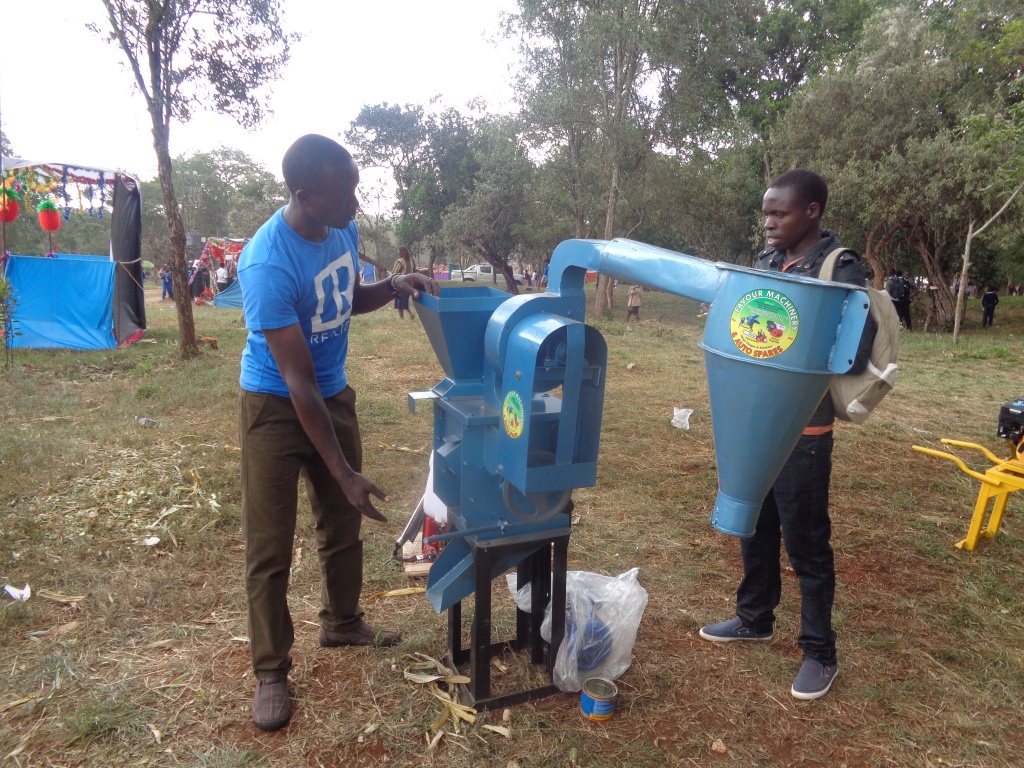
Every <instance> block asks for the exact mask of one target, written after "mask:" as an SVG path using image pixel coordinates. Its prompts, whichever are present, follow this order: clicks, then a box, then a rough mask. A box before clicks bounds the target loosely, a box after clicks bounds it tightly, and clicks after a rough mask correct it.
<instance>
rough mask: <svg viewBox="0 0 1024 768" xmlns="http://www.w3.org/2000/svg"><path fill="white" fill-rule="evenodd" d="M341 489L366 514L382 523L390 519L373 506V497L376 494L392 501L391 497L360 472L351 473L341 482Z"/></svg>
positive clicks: (380, 497)
mask: <svg viewBox="0 0 1024 768" xmlns="http://www.w3.org/2000/svg"><path fill="white" fill-rule="evenodd" d="M341 490H343V491H344V492H345V498H347V499H348V501H349V503H350V504H351V505H352V506H353V507H355V508H356V509H358V510H359V512H360V513H361V514H363V515H364V516H366V517H368V518H370V519H371V520H377V521H379V522H381V523H386V522H387V521H388V519H387V518H386V517H385V516H384V513H383V512H381V511H380V510H378V509H377V508H376V507H375V506H373V501H372V499H371V497H372V496H376V497H377V498H378V499H380V500H381V501H385V502H387V501H391V497H390V496H388V495H387V494H386V493H384V491H382V490H381V489H380V488H378V487H377V486H376V485H375V484H374V482H373V481H372V480H370V479H369V478H367V477H364V476H363V475H361V474H359V473H358V472H353V473H352V474H351V475H349V477H348V478H347V481H346V482H344V483H341Z"/></svg>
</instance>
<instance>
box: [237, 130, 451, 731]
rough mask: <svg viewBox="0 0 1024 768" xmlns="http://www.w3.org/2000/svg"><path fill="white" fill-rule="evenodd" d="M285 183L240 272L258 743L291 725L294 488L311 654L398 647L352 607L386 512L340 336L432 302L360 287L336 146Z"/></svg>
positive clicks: (348, 176) (346, 162)
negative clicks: (369, 540)
mask: <svg viewBox="0 0 1024 768" xmlns="http://www.w3.org/2000/svg"><path fill="white" fill-rule="evenodd" d="M283 172H284V180H285V183H286V184H287V186H288V190H289V192H290V198H289V201H288V204H287V205H286V206H285V207H284V208H282V209H281V210H279V211H278V212H277V213H275V214H274V215H273V216H272V217H271V218H270V220H269V221H268V222H267V223H266V224H264V225H263V226H262V227H261V228H260V230H259V231H258V232H257V233H256V235H255V237H253V239H252V241H250V243H249V244H248V245H247V246H246V248H245V250H244V251H243V252H242V257H241V260H240V261H239V265H238V279H239V280H240V281H241V286H242V296H243V299H242V301H243V306H244V310H245V323H246V326H247V327H248V328H249V336H248V339H247V341H246V345H245V350H244V351H243V352H242V373H241V377H240V382H239V383H240V384H241V388H242V391H241V394H240V398H239V411H238V420H239V423H238V430H239V441H240V446H241V453H242V532H243V535H244V538H245V577H246V597H247V600H248V614H249V615H248V618H249V647H250V651H251V654H252V664H253V671H254V673H255V675H256V678H257V685H256V693H255V696H254V697H253V709H252V719H253V722H254V723H255V724H256V725H257V726H258V727H260V728H262V729H263V730H267V731H271V730H276V729H278V728H281V727H283V726H284V725H285V724H286V723H287V722H288V719H289V718H290V716H291V703H290V701H289V699H288V670H289V669H290V668H291V657H290V656H289V651H290V650H291V646H292V643H293V641H294V633H293V628H292V621H291V616H290V614H289V612H288V602H287V591H288V574H289V571H290V569H291V559H292V541H293V539H294V536H295V518H296V511H297V504H298V482H299V477H300V475H301V476H302V477H303V478H305V481H306V492H307V495H308V496H309V499H310V505H311V507H312V510H313V516H314V519H315V521H316V541H317V554H318V556H319V558H320V570H321V576H322V587H321V610H320V645H322V646H324V647H337V646H347V645H373V646H390V645H395V644H397V643H398V642H399V641H400V639H401V637H400V635H399V634H398V633H397V632H393V631H389V630H384V629H377V628H376V627H371V626H370V625H369V624H367V623H366V622H365V621H363V611H362V609H361V608H360V607H359V593H360V591H361V589H362V578H363V556H362V540H361V539H360V537H359V529H360V524H361V521H362V516H363V515H365V516H366V517H369V518H371V519H373V520H380V521H384V522H386V518H385V517H384V515H383V514H381V513H380V512H379V511H378V510H377V509H376V508H375V507H374V505H373V501H372V499H371V497H372V496H376V497H377V498H378V499H382V500H384V501H388V500H389V499H388V497H387V496H385V494H384V492H383V491H381V489H380V488H378V487H377V486H376V485H375V484H374V483H373V482H371V481H370V480H369V479H367V478H366V477H364V476H363V475H362V474H360V472H361V471H362V446H361V443H360V438H359V424H358V421H357V420H356V413H355V399H356V398H355V393H354V392H353V391H352V388H351V387H349V386H348V380H347V378H346V375H345V358H346V355H347V353H348V329H349V321H350V319H351V316H352V315H358V314H362V313H364V312H370V311H373V310H375V309H379V308H380V307H382V306H384V305H385V304H387V303H389V302H390V301H392V300H394V299H395V297H397V296H413V297H416V296H418V295H419V293H420V291H427V292H428V293H430V294H431V295H433V296H437V295H438V289H437V285H436V283H434V281H433V280H431V279H429V278H427V277H426V276H425V275H421V274H416V273H413V274H409V275H400V276H393V277H392V278H391V279H390V280H382V281H380V282H377V283H371V284H368V285H363V284H361V283H360V281H359V278H358V275H359V259H358V256H357V254H358V250H357V244H358V234H357V232H356V225H355V221H354V218H355V215H356V212H357V211H358V210H359V201H358V199H357V197H356V186H357V185H358V184H359V170H358V168H357V167H356V164H355V162H354V161H353V160H352V157H351V155H349V153H348V152H347V151H346V150H345V149H344V148H343V147H341V146H340V145H339V144H338V143H337V142H335V141H332V140H331V139H328V138H326V137H324V136H317V135H313V134H310V135H307V136H303V137H302V138H300V139H299V140H298V141H296V142H295V143H294V144H292V146H291V147H290V148H289V149H288V151H287V152H286V153H285V156H284V162H283Z"/></svg>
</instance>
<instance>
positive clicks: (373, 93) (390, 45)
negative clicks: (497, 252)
mask: <svg viewBox="0 0 1024 768" xmlns="http://www.w3.org/2000/svg"><path fill="white" fill-rule="evenodd" d="M0 5H2V6H3V10H2V11H0V16H2V17H3V19H2V21H3V26H4V30H5V34H4V43H3V46H2V49H0V50H2V59H0V120H2V126H3V131H4V133H5V134H6V135H7V138H8V140H9V141H10V142H11V145H12V147H13V149H14V152H15V154H17V155H20V156H22V157H26V158H29V159H33V160H45V161H55V162H62V163H78V164H81V165H86V166H97V167H104V168H116V169H123V170H126V171H128V172H130V173H133V174H135V175H136V176H138V178H140V179H142V180H147V179H151V178H154V177H155V175H156V156H155V154H154V152H153V142H152V134H151V128H150V125H151V124H150V120H149V116H148V114H147V113H146V111H145V103H144V100H143V98H142V96H141V95H140V94H139V93H138V92H137V91H136V90H135V88H134V79H133V77H132V75H131V73H130V70H129V69H128V68H127V66H126V65H125V64H124V63H123V61H124V59H123V55H122V54H121V53H120V50H119V49H115V48H114V47H112V46H111V45H109V44H107V43H106V42H105V41H104V40H102V39H101V38H100V37H99V36H98V35H96V34H94V33H92V32H90V31H89V30H87V29H86V28H85V25H86V24H87V23H88V22H97V23H99V24H100V26H101V28H104V27H105V26H106V25H107V23H108V22H107V21H106V16H105V12H104V9H103V5H102V3H101V2H100V0H45V1H44V2H35V3H27V2H14V1H13V0H2V2H0ZM281 5H282V6H283V8H284V15H283V23H284V26H285V28H286V29H287V30H288V31H291V32H299V33H301V34H302V36H303V39H302V40H301V41H300V42H299V43H297V44H295V45H294V46H293V48H292V56H291V61H290V63H289V64H288V66H287V68H286V69H285V71H284V75H283V77H282V78H281V79H280V80H278V81H276V82H275V83H273V84H272V85H271V93H270V96H269V100H268V105H269V107H270V109H272V110H273V112H274V114H273V115H271V116H270V117H269V118H268V119H267V120H266V121H265V123H264V124H263V125H262V126H261V127H259V128H258V129H257V130H256V131H254V132H253V133H249V132H247V131H245V130H244V129H243V128H241V127H239V126H238V125H237V124H236V123H234V121H232V120H231V119H230V118H226V117H221V116H216V115H210V114H209V113H199V114H196V115H195V116H194V118H193V120H192V122H190V123H188V124H181V123H175V124H173V125H172V127H171V155H172V157H177V156H178V155H182V154H189V153H192V152H196V151H207V150H212V149H215V148H216V147H218V146H225V147H229V148H232V149H241V150H243V151H245V152H246V153H248V154H249V155H250V156H251V157H253V158H254V159H255V160H256V161H257V162H260V163H262V164H263V165H265V166H266V167H267V168H268V170H270V171H271V172H273V173H274V174H275V175H277V176H278V177H279V178H280V175H281V172H280V161H281V156H282V155H283V154H284V151H285V149H287V148H288V145H289V144H291V142H292V141H294V140H295V139H296V138H298V137H299V136H301V135H303V134H305V133H322V134H324V135H326V136H330V137H332V138H340V135H341V134H343V133H344V132H345V131H346V130H347V129H348V127H349V124H350V123H351V122H352V120H353V119H355V117H356V115H357V114H358V113H359V110H360V109H361V108H362V107H363V106H364V105H366V104H377V103H380V102H384V101H386V102H389V103H391V104H406V103H414V104H426V103H427V102H428V101H429V100H430V99H431V98H433V97H434V96H440V98H441V103H442V104H443V105H444V106H454V107H458V108H463V107H464V106H465V104H466V103H467V102H468V101H470V100H471V99H473V98H477V97H483V98H484V99H485V100H486V101H487V103H488V105H489V107H490V108H491V109H492V110H493V111H506V110H507V109H509V108H510V107H509V105H510V102H511V85H510V81H511V77H512V72H513V69H514V61H515V56H514V51H513V48H512V46H511V44H510V43H508V42H506V41H504V40H502V39H501V37H500V34H499V18H500V13H501V11H502V10H510V9H511V8H513V7H514V2H513V0H449V1H446V0H441V2H424V1H423V0H368V1H365V2H353V0H285V2H282V4H281Z"/></svg>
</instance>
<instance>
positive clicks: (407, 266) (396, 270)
mask: <svg viewBox="0 0 1024 768" xmlns="http://www.w3.org/2000/svg"><path fill="white" fill-rule="evenodd" d="M391 272H392V274H395V275H411V274H414V273H415V272H416V264H415V263H414V262H413V260H412V254H411V253H409V249H408V248H406V247H405V246H404V245H403V246H402V247H401V248H399V249H398V258H397V259H395V266H394V267H393V268H392V269H391ZM395 309H397V310H398V319H399V320H402V319H404V318H405V313H406V312H408V313H409V318H410V319H415V318H416V315H414V314H413V313H412V309H411V308H410V307H409V297H408V296H406V295H402V296H395Z"/></svg>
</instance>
